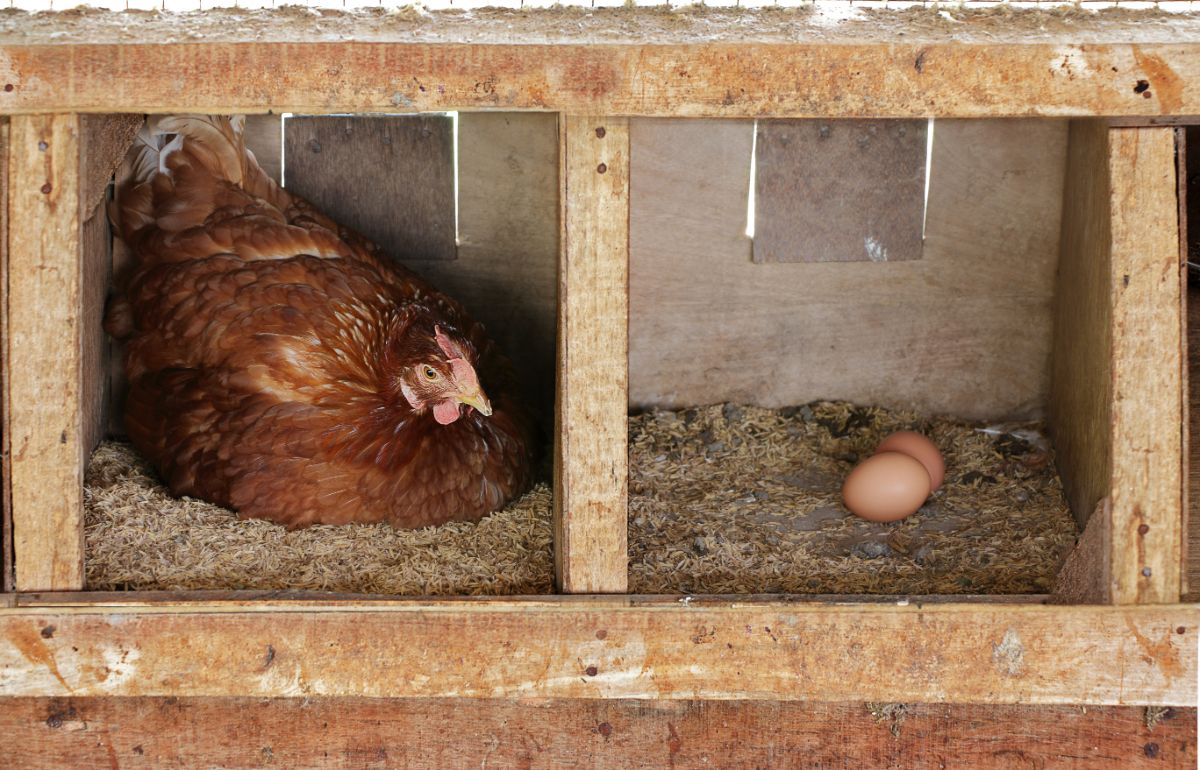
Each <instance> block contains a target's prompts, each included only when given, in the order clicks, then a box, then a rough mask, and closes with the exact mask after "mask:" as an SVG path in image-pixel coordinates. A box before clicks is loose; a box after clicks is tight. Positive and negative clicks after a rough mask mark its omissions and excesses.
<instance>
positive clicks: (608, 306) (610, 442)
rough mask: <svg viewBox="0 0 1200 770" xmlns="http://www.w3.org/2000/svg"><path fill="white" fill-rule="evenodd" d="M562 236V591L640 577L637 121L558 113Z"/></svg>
mask: <svg viewBox="0 0 1200 770" xmlns="http://www.w3.org/2000/svg"><path fill="white" fill-rule="evenodd" d="M559 136H560V142H559V153H560V156H559V179H560V182H559V190H560V192H559V195H560V205H561V212H562V213H561V235H560V237H559V253H560V258H559V269H558V277H559V278H558V280H559V286H558V297H559V302H558V400H557V402H556V404H555V407H556V410H555V437H556V439H557V440H556V441H555V456H554V469H555V478H556V479H557V483H556V484H555V487H554V575H555V582H556V583H557V585H558V587H559V589H560V590H561V591H562V592H563V593H590V594H595V593H624V592H625V591H626V589H627V587H628V580H629V553H628V543H627V538H628V533H627V530H628V526H627V522H626V515H627V501H628V494H627V489H628V452H627V449H626V435H627V431H628V423H627V421H626V414H627V408H628V395H627V394H628V392H629V340H628V330H629V121H628V120H626V119H624V118H612V117H597V116H582V115H564V116H562V117H561V119H560V121H559Z"/></svg>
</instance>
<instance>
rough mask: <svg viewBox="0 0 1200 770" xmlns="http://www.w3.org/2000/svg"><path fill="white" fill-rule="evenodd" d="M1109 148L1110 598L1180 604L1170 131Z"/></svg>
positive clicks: (1133, 135)
mask: <svg viewBox="0 0 1200 770" xmlns="http://www.w3.org/2000/svg"><path fill="white" fill-rule="evenodd" d="M1109 147H1110V154H1109V174H1110V177H1111V185H1112V187H1111V195H1112V199H1111V204H1110V205H1111V206H1112V212H1113V213H1112V283H1111V292H1112V305H1113V318H1112V322H1113V327H1112V345H1113V347H1112V388H1113V390H1112V397H1113V403H1112V431H1113V435H1112V474H1113V475H1112V482H1111V487H1110V489H1111V491H1110V493H1109V494H1110V495H1111V497H1112V515H1113V524H1112V536H1113V554H1112V569H1113V575H1112V580H1113V587H1112V598H1113V601H1114V602H1116V603H1119V604H1120V603H1131V602H1139V603H1163V602H1174V601H1178V600H1179V585H1180V583H1179V581H1180V539H1181V532H1182V529H1181V527H1182V517H1183V483H1184V482H1183V476H1182V466H1183V461H1182V458H1183V444H1182V441H1183V432H1182V429H1181V424H1182V414H1181V412H1182V404H1183V403H1184V395H1183V379H1182V369H1183V360H1182V357H1181V351H1182V349H1183V344H1182V340H1181V337H1180V334H1181V330H1182V328H1183V325H1182V320H1181V315H1180V314H1181V313H1182V312H1183V297H1182V295H1181V287H1180V280H1179V270H1180V264H1179V227H1178V221H1179V220H1178V216H1179V209H1178V199H1177V197H1176V194H1177V193H1176V177H1175V136H1174V131H1173V130H1172V129H1170V128H1114V129H1110V131H1109Z"/></svg>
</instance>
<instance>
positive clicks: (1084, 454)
mask: <svg viewBox="0 0 1200 770" xmlns="http://www.w3.org/2000/svg"><path fill="white" fill-rule="evenodd" d="M1108 138H1109V135H1108V128H1107V127H1106V126H1105V125H1104V124H1103V123H1102V122H1100V121H1072V123H1071V127H1070V138H1069V141H1068V152H1067V171H1066V189H1065V190H1064V192H1063V201H1064V203H1063V220H1062V241H1061V243H1062V245H1061V248H1060V254H1061V256H1060V257H1059V264H1058V278H1057V288H1058V292H1057V296H1056V298H1055V303H1054V355H1053V359H1052V362H1051V374H1050V404H1049V413H1050V430H1051V434H1052V435H1053V438H1054V451H1055V459H1056V461H1057V463H1058V470H1059V476H1060V477H1061V478H1062V482H1063V491H1064V492H1065V493H1066V496H1067V503H1068V504H1069V505H1070V506H1071V511H1072V512H1073V513H1074V514H1075V521H1076V523H1077V524H1078V525H1079V527H1080V529H1081V530H1082V528H1083V527H1084V525H1085V524H1086V523H1087V517H1088V515H1089V514H1091V512H1092V511H1093V510H1094V509H1095V507H1096V504H1097V503H1098V502H1099V501H1100V500H1101V498H1103V497H1104V496H1105V495H1107V494H1108V484H1109V481H1110V477H1111V469H1112V433H1111V429H1110V425H1111V418H1110V413H1111V401H1112V377H1111V370H1112V364H1111V360H1110V356H1111V351H1112V302H1111V291H1112V289H1111V281H1110V276H1111V272H1112V267H1111V261H1112V238H1111V226H1110V222H1111V217H1112V211H1111V194H1110V180H1109V172H1108V156H1109V146H1108ZM1104 580H1105V581H1106V580H1107V578H1104Z"/></svg>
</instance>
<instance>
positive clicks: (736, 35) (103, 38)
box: [0, 9, 1200, 118]
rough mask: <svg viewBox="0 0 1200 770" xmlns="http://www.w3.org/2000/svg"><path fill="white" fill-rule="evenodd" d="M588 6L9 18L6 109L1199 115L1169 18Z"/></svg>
mask: <svg viewBox="0 0 1200 770" xmlns="http://www.w3.org/2000/svg"><path fill="white" fill-rule="evenodd" d="M587 10H588V12H589V13H588V14H584V13H583V12H582V10H581V11H558V12H541V13H536V15H535V14H529V13H528V12H515V11H514V12H491V13H483V12H473V13H472V14H471V16H470V18H457V19H456V18H454V16H453V14H435V15H429V14H422V15H421V17H420V18H419V19H412V20H404V19H394V18H388V19H386V20H383V19H380V20H370V19H366V18H363V17H362V16H361V15H347V18H345V19H322V20H321V25H320V26H319V27H318V26H316V25H313V24H311V23H310V22H308V21H307V20H301V19H296V18H295V16H294V15H292V16H286V17H284V18H283V19H282V22H283V23H281V19H280V17H279V15H278V14H273V13H270V12H260V13H257V14H256V13H253V12H244V13H239V19H238V24H237V25H229V24H223V23H222V22H221V20H220V19H204V18H202V17H197V18H191V17H189V18H186V19H185V18H179V19H151V20H135V19H129V18H126V17H120V16H119V15H112V16H111V17H110V16H108V15H105V14H89V15H88V17H87V19H86V20H69V19H36V20H30V19H28V18H26V17H25V16H24V15H20V16H16V17H15V18H13V19H11V20H7V21H6V22H5V23H4V24H3V25H0V50H2V52H3V56H2V57H0V73H3V75H2V77H0V80H2V81H3V85H4V86H5V88H4V89H3V90H0V112H5V113H18V112H34V111H86V112H104V111H113V110H114V109H115V108H116V109H121V110H126V111H152V112H180V111H196V112H219V113H224V112H241V111H250V112H254V111H265V110H266V109H268V108H275V109H276V110H277V111H291V112H297V113H302V112H345V111H393V112H394V111H397V110H403V111H405V112H409V111H440V110H451V109H470V108H477V109H490V110H505V109H509V110H514V109H531V110H539V111H561V112H568V113H574V114H615V115H654V116H667V115H678V116H690V117H698V116H707V117H742V116H759V117H821V116H827V117H833V116H843V117H879V116H888V117H917V118H919V117H925V116H937V117H985V116H993V117H1004V116H1039V115H1040V116H1071V115H1080V116H1081V115H1111V116H1130V115H1133V116H1161V115H1197V114H1200V94H1197V93H1196V90H1195V89H1190V88H1186V87H1185V84H1187V83H1190V82H1194V81H1196V80H1197V79H1198V78H1200V44H1198V43H1197V42H1196V41H1197V39H1198V37H1200V36H1198V34H1197V31H1198V30H1200V21H1197V20H1196V19H1195V18H1192V17H1189V16H1182V15H1179V14H1171V15H1166V16H1158V15H1155V14H1142V15H1140V16H1139V15H1132V16H1129V17H1124V18H1111V19H1110V18H1094V17H1080V16H1072V17H1071V18H1070V19H1061V18H1058V19H1056V18H1054V17H1053V16H1051V15H1048V14H1045V13H1038V12H1031V13H1025V14H1020V13H1017V14H1014V15H1012V16H1010V15H1007V14H1006V15H1005V16H1004V17H1003V18H991V19H988V18H987V17H986V16H977V17H972V15H971V14H970V13H969V12H963V18H965V19H973V20H972V23H970V24H946V23H945V21H944V20H943V19H941V18H939V17H937V16H936V15H935V14H934V13H933V12H932V11H929V12H927V13H912V14H907V15H905V16H902V17H899V16H897V15H896V14H884V15H880V16H875V17H872V16H869V15H868V16H866V17H864V18H863V19H861V20H858V21H857V23H853V24H851V23H847V24H843V25H835V26H833V27H831V26H830V25H828V24H822V23H821V21H822V20H823V19H822V17H820V16H819V15H817V14H809V13H806V12H805V11H804V10H803V9H795V10H793V11H791V12H784V13H780V14H778V15H772V16H764V15H762V14H759V15H749V16H748V15H747V14H746V13H745V12H738V11H735V10H716V9H710V10H708V11H705V12H703V13H698V14H695V18H675V17H668V18H666V19H663V18H662V17H661V16H656V14H657V11H655V10H654V9H628V10H622V9H603V10H601V9H595V12H594V13H592V9H587ZM518 13H520V15H517V14H518ZM1156 22H1157V23H1156ZM718 28H719V29H721V30H722V35H721V36H720V39H719V40H714V36H713V32H712V30H713V29H718ZM166 39H177V40H187V41H188V43H187V45H186V46H184V45H179V46H173V45H162V41H163V40H166ZM74 40H87V41H88V42H87V43H80V44H73V43H69V42H66V41H74ZM431 41H438V42H431ZM214 72H220V73H224V75H223V76H221V77H213V75H212V73H214ZM163 73H171V75H170V77H163ZM279 73H286V76H285V77H284V76H279V77H276V76H275V75H277V74H279ZM398 73H402V75H401V74H398ZM1143 82H1144V83H1145V85H1144V86H1143V85H1141V83H1143ZM7 86H11V87H12V88H11V90H10V89H8V88H7Z"/></svg>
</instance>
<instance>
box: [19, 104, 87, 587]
mask: <svg viewBox="0 0 1200 770" xmlns="http://www.w3.org/2000/svg"><path fill="white" fill-rule="evenodd" d="M79 146H80V119H79V116H77V115H37V116H20V117H14V118H12V122H11V128H10V145H9V153H8V165H9V183H10V188H9V198H8V216H9V220H10V221H13V222H20V223H21V226H20V227H14V228H12V229H11V230H10V232H9V237H8V249H9V307H8V313H9V315H8V322H9V351H8V352H9V358H8V359H7V361H6V362H5V363H6V365H7V366H8V372H9V397H10V403H11V405H10V408H9V426H10V429H11V431H12V437H11V441H12V518H13V545H14V552H15V562H16V564H15V566H16V587H17V589H18V590H22V591H30V590H72V589H78V588H81V587H82V586H83V500H82V495H83V468H84V447H83V442H84V435H83V430H84V426H83V407H82V399H83V393H82V376H83V375H82V371H81V360H82V352H83V338H82V335H83V331H82V319H81V317H80V307H81V303H82V299H81V293H82V279H83V273H82V270H83V267H82V262H81V259H80V256H81V255H80V239H81V224H82V222H81V221H80V205H79V193H80V176H79V157H80V156H79Z"/></svg>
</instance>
